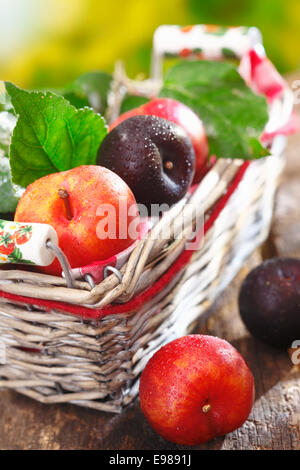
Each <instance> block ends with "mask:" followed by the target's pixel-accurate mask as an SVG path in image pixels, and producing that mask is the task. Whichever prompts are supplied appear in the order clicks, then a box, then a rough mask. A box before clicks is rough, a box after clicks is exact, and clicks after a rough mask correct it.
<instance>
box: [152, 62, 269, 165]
mask: <svg viewBox="0 0 300 470" xmlns="http://www.w3.org/2000/svg"><path fill="white" fill-rule="evenodd" d="M160 96H163V97H168V98H174V99H177V100H178V101H182V102H183V103H185V104H186V105H187V106H190V107H191V108H192V109H193V110H194V111H195V112H196V113H197V114H198V115H199V116H200V118H201V119H202V121H203V123H204V127H205V130H206V133H207V136H208V140H209V145H210V153H211V155H213V154H214V155H216V156H217V157H223V158H242V159H254V158H260V157H262V156H266V155H269V152H268V150H267V149H265V148H264V147H263V146H262V145H261V143H260V142H259V140H258V139H259V138H260V136H261V134H262V131H263V129H264V127H265V125H266V123H267V121H268V108H267V102H266V100H265V98H264V97H263V96H258V95H255V94H254V93H253V92H252V91H251V90H250V89H249V88H248V87H247V85H246V84H245V82H244V81H243V79H242V78H241V77H240V75H239V73H238V72H237V69H236V67H235V66H234V65H233V64H231V63H226V62H210V61H195V62H180V63H179V64H177V65H175V67H173V68H172V69H170V70H169V71H168V73H167V76H166V78H165V82H164V86H163V88H162V90H161V93H160Z"/></svg>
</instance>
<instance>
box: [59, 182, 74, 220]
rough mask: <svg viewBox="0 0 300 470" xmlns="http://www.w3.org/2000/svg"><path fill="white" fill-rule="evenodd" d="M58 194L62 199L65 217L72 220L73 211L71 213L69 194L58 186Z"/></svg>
mask: <svg viewBox="0 0 300 470" xmlns="http://www.w3.org/2000/svg"><path fill="white" fill-rule="evenodd" d="M58 195H59V197H60V198H61V199H62V200H63V201H64V205H65V209H66V215H67V219H68V220H72V219H73V213H72V209H71V205H70V195H69V193H68V191H67V190H66V189H65V188H60V189H59V190H58Z"/></svg>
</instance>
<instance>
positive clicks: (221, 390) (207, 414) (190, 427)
mask: <svg viewBox="0 0 300 470" xmlns="http://www.w3.org/2000/svg"><path fill="white" fill-rule="evenodd" d="M253 401H254V380H253V376H252V374H251V372H250V370H249V368H248V366H247V364H246V362H245V361H244V359H243V358H242V356H241V355H240V354H239V352H238V351H237V350H236V349H235V348H234V347H233V346H231V345H230V344H229V343H228V342H227V341H224V340H223V339H220V338H216V337H213V336H206V335H189V336H184V337H182V338H179V339H176V340H174V341H171V342H170V343H169V344H167V345H166V346H164V347H162V348H161V349H160V350H159V351H158V352H156V354H154V356H152V358H151V359H150V361H149V362H148V364H147V365H146V368H145V369H144V371H143V373H142V376H141V381H140V403H141V409H142V411H143V413H144V415H145V417H146V418H147V420H148V421H149V424H150V425H151V426H152V427H153V429H155V431H156V432H158V434H160V435H161V436H163V437H164V438H165V439H167V440H169V441H172V442H176V443H178V444H183V445H196V444H200V443H203V442H206V441H209V440H210V439H212V438H214V437H216V436H222V435H224V434H226V433H229V432H231V431H233V430H234V429H236V428H238V427H240V426H241V425H242V424H243V423H244V421H245V420H246V419H247V418H248V415H249V413H250V411H251V408H252V405H253Z"/></svg>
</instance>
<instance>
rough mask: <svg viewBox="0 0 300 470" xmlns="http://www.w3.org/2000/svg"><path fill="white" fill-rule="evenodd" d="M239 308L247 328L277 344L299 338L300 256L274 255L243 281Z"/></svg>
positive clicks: (281, 345) (265, 339) (274, 344)
mask: <svg viewBox="0 0 300 470" xmlns="http://www.w3.org/2000/svg"><path fill="white" fill-rule="evenodd" d="M239 309H240V314H241V318H242V320H243V322H244V323H245V325H246V327H247V328H248V330H249V331H250V332H251V333H252V334H253V336H255V337H256V338H259V339H260V340H262V341H264V342H266V343H268V344H270V345H272V346H276V347H282V348H287V347H290V346H291V344H292V342H293V341H294V340H300V260H298V259H292V258H273V259H269V260H266V261H264V262H263V263H262V264H261V265H260V266H258V267H256V268H255V269H253V271H251V272H250V273H249V274H248V276H247V277H246V279H245V280H244V282H243V283H242V286H241V289H240V294H239Z"/></svg>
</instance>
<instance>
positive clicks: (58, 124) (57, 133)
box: [6, 82, 107, 187]
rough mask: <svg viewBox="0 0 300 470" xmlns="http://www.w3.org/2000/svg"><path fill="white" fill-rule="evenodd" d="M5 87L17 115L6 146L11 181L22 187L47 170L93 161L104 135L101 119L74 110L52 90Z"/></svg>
mask: <svg viewBox="0 0 300 470" xmlns="http://www.w3.org/2000/svg"><path fill="white" fill-rule="evenodd" d="M6 90H7V92H8V94H9V95H10V97H11V100H12V104H13V106H14V109H15V111H16V113H17V114H18V121H17V125H16V127H15V129H14V132H13V136H12V140H11V145H10V155H9V156H10V164H11V171H12V180H13V182H14V183H16V184H19V185H20V186H22V187H26V186H27V185H28V184H30V183H32V182H33V181H35V180H36V179H38V178H41V177H42V176H45V175H47V174H49V173H56V172H57V171H65V170H69V169H71V168H74V167H77V166H80V165H93V164H95V163H96V158H97V151H98V148H99V146H100V144H101V142H102V140H103V139H104V137H105V136H106V134H107V125H106V123H105V120H104V119H103V118H102V117H101V116H100V115H99V114H95V113H94V111H93V110H92V109H90V108H84V109H79V110H77V109H76V108H75V107H74V106H72V105H71V104H70V103H69V102H68V101H67V100H66V99H65V98H63V97H61V96H57V95H55V94H54V93H50V92H46V93H41V92H28V91H25V90H21V89H20V88H18V87H16V86H15V85H13V84H12V83H9V82H7V83H6Z"/></svg>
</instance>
